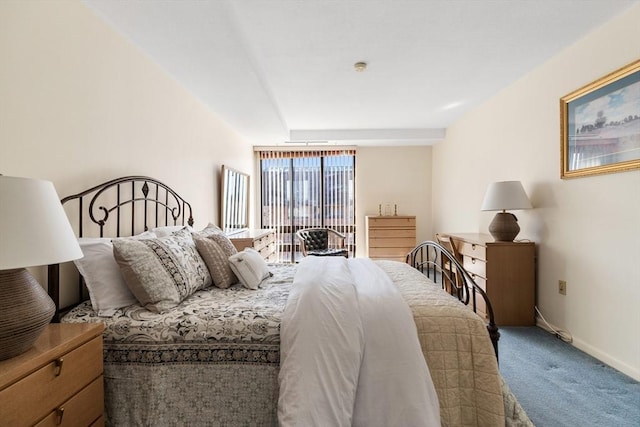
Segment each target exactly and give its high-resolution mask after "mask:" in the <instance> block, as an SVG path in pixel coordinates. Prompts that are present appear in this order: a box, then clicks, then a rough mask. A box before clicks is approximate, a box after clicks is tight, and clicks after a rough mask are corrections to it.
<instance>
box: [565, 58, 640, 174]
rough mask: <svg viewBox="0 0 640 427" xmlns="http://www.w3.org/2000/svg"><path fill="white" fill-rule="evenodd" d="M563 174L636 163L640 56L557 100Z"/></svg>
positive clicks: (638, 154)
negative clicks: (636, 59)
mask: <svg viewBox="0 0 640 427" xmlns="http://www.w3.org/2000/svg"><path fill="white" fill-rule="evenodd" d="M560 108H561V121H562V141H561V144H562V150H561V152H562V170H561V178H572V177H579V176H585V175H594V174H601V173H610V172H617V171H623V170H630V169H636V168H640V61H637V62H635V63H633V64H630V65H628V66H626V67H624V68H622V69H620V70H618V71H616V72H614V73H611V74H609V75H607V76H605V77H603V78H602V79H599V80H597V81H595V82H593V83H591V84H590V85H588V86H585V87H583V88H581V89H579V90H577V91H575V92H572V93H570V94H569V95H567V96H565V97H563V98H562V99H561V100H560Z"/></svg>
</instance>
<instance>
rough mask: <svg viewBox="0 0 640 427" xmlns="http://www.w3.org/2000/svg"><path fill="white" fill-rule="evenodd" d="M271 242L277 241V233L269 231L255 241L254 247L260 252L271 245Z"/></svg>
mask: <svg viewBox="0 0 640 427" xmlns="http://www.w3.org/2000/svg"><path fill="white" fill-rule="evenodd" d="M271 243H275V234H274V233H269V234H267V235H265V236H262V237H259V238H257V239H255V240H254V241H253V248H254V249H255V250H257V251H258V252H260V251H261V250H262V249H264V248H267V247H269V245H270V244H271Z"/></svg>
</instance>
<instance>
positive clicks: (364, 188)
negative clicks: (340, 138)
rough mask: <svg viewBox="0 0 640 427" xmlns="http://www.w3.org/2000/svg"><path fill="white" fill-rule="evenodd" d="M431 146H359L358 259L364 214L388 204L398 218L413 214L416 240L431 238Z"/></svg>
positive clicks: (362, 246)
mask: <svg viewBox="0 0 640 427" xmlns="http://www.w3.org/2000/svg"><path fill="white" fill-rule="evenodd" d="M431 150H432V148H431V147H358V149H357V154H356V229H357V230H359V232H358V233H357V238H356V246H357V251H356V255H357V256H365V254H366V252H365V221H364V217H365V216H366V215H377V214H378V205H379V204H382V206H383V207H382V209H383V213H384V205H385V204H386V203H389V204H390V205H391V209H392V210H393V206H394V205H396V204H397V205H398V215H416V228H417V230H416V233H417V240H418V242H421V241H423V240H427V239H429V238H431V236H432V234H433V232H432V228H431Z"/></svg>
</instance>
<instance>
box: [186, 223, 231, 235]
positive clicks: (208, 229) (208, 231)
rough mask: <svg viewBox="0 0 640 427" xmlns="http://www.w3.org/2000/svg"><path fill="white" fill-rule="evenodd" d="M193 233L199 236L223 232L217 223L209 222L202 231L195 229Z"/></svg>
mask: <svg viewBox="0 0 640 427" xmlns="http://www.w3.org/2000/svg"><path fill="white" fill-rule="evenodd" d="M192 234H194V235H198V236H199V237H209V236H213V235H216V234H223V232H222V229H221V228H220V227H218V226H217V225H215V224H212V223H209V224H207V226H206V227H205V228H203V229H202V230H200V231H194V232H193V233H192Z"/></svg>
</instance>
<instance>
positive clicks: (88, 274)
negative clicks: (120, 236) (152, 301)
mask: <svg viewBox="0 0 640 427" xmlns="http://www.w3.org/2000/svg"><path fill="white" fill-rule="evenodd" d="M154 237H156V235H155V234H154V233H152V232H150V231H146V232H144V233H142V234H138V235H136V236H133V237H130V238H131V239H151V238H154ZM78 243H79V244H80V249H82V253H83V255H84V256H83V257H82V258H80V259H77V260H75V261H74V264H75V265H76V268H77V269H78V271H79V272H80V274H81V275H82V277H83V278H84V283H85V285H86V286H87V289H88V290H89V299H90V300H91V306H92V307H93V310H94V311H95V312H96V313H97V314H98V316H104V317H109V316H113V314H114V313H115V311H116V310H117V309H119V308H122V307H127V306H129V305H131V304H136V303H137V302H138V300H137V299H136V297H135V296H134V295H133V294H132V293H131V291H130V290H129V288H128V287H127V284H126V283H125V281H124V278H123V277H122V273H120V267H119V266H118V263H117V262H116V259H115V258H114V257H113V245H112V244H111V239H110V238H101V237H96V238H93V237H81V238H79V239H78Z"/></svg>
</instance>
